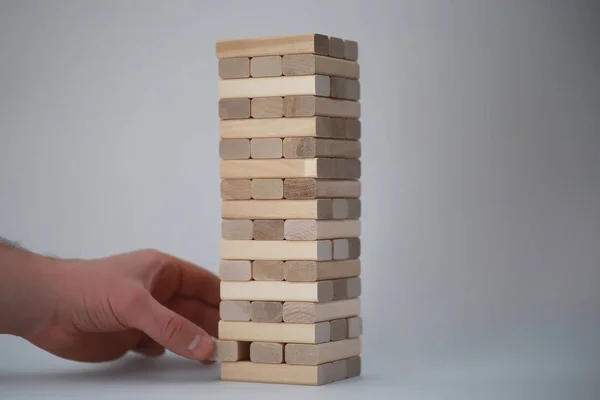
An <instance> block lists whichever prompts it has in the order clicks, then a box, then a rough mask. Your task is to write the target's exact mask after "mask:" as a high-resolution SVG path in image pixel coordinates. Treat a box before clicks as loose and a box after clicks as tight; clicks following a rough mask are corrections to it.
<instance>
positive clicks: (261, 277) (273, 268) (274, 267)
mask: <svg viewBox="0 0 600 400" xmlns="http://www.w3.org/2000/svg"><path fill="white" fill-rule="evenodd" d="M283 266H284V262H283V261H281V260H256V261H253V262H252V279H254V280H255V281H282V280H284V279H283Z"/></svg>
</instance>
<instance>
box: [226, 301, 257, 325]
mask: <svg viewBox="0 0 600 400" xmlns="http://www.w3.org/2000/svg"><path fill="white" fill-rule="evenodd" d="M219 317H220V318H221V319H222V320H224V321H250V302H249V301H247V300H223V301H221V302H220V303H219Z"/></svg>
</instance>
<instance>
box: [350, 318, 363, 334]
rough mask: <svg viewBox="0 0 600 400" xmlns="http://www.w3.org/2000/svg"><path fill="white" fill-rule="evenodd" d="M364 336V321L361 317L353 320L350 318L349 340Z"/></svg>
mask: <svg viewBox="0 0 600 400" xmlns="http://www.w3.org/2000/svg"><path fill="white" fill-rule="evenodd" d="M362 334H363V319H362V317H361V316H360V315H358V316H356V317H352V318H348V332H347V336H348V337H349V338H357V337H360V336H362Z"/></svg>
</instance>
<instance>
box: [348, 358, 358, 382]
mask: <svg viewBox="0 0 600 400" xmlns="http://www.w3.org/2000/svg"><path fill="white" fill-rule="evenodd" d="M361 364H362V362H361V356H354V357H350V358H347V359H346V378H355V377H357V376H360V374H361Z"/></svg>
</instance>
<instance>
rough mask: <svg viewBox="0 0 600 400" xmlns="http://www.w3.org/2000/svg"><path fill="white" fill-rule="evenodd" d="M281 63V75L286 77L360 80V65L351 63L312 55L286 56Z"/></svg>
mask: <svg viewBox="0 0 600 400" xmlns="http://www.w3.org/2000/svg"><path fill="white" fill-rule="evenodd" d="M282 61H283V63H282V69H283V74H284V75H286V76H297V75H325V76H339V77H342V78H349V79H359V78H360V65H359V64H358V63H357V62H353V61H348V60H340V59H337V58H332V57H324V56H320V55H312V54H286V55H284V56H283V60H282Z"/></svg>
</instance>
